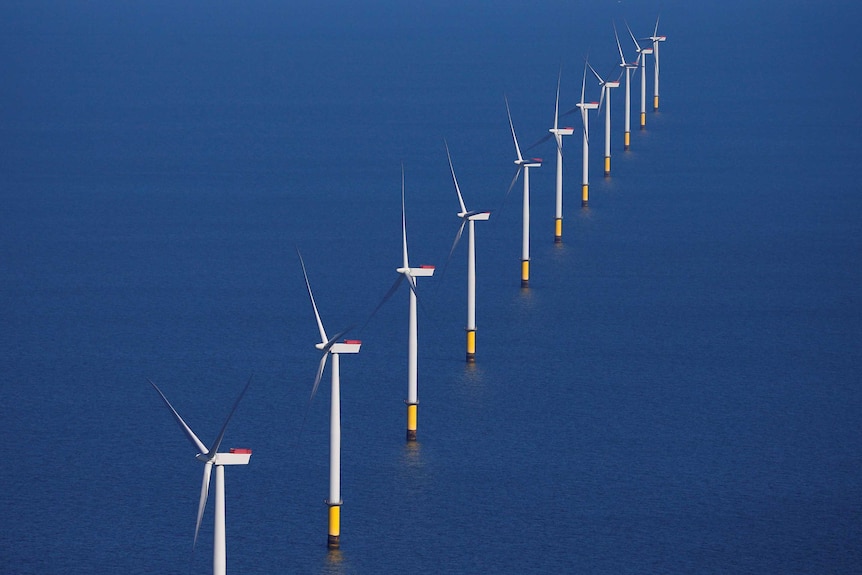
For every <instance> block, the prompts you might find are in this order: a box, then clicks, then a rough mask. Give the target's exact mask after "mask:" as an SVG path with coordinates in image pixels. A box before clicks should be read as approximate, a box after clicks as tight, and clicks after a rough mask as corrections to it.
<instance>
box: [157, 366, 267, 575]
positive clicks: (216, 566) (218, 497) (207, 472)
mask: <svg viewBox="0 0 862 575" xmlns="http://www.w3.org/2000/svg"><path fill="white" fill-rule="evenodd" d="M147 381H149V382H150V385H152V386H153V388H154V389H155V390H156V392H157V393H158V394H159V396H160V397H161V398H162V401H164V402H165V405H166V406H167V407H168V409H169V410H170V411H171V414H173V416H174V419H175V420H176V422H177V424H179V426H180V429H181V430H182V431H183V433H184V434H185V436H186V438H187V439H188V440H189V442H190V443H191V444H192V446H193V447H194V448H195V450H197V452H198V454H197V455H196V456H195V459H197V460H198V461H200V462H201V463H203V464H204V476H203V482H202V483H201V496H200V501H199V502H198V518H197V522H196V523H195V538H194V542H193V544H192V545H193V546H194V545H196V544H197V541H198V532H199V531H200V527H201V519H203V515H204V509H206V505H207V496H208V495H209V488H210V477H211V474H212V470H213V467H215V472H216V479H215V518H214V527H213V575H224V574H225V571H226V569H227V553H226V543H225V541H226V537H225V504H224V466H225V465H247V464H248V461H249V459H250V458H251V449H231V450H230V451H229V452H227V453H219V450H218V449H219V447H220V446H221V442H222V439H224V434H225V431H226V430H227V424H228V423H229V422H230V419H231V417H233V414H234V412H235V411H236V408H237V406H238V405H239V402H240V401H241V400H242V398H243V396H244V395H245V392H246V390H248V386H249V385H251V377H249V379H248V383H246V384H245V387H244V388H243V389H242V391H241V392H240V394H239V397H237V398H236V401H234V404H233V408H231V410H230V413H228V416H227V419H225V421H224V424H223V425H222V427H221V431H219V434H218V436H217V437H216V439H215V441H214V442H213V443H212V444H211V445H212V447H211V448H207V447H206V446H205V445H204V444H203V442H202V441H201V440H200V439H198V436H197V435H195V433H194V431H192V429H191V427H189V426H188V424H187V423H186V422H185V421H183V418H182V417H180V414H179V413H177V410H176V409H174V406H173V405H171V402H170V401H168V398H167V397H165V394H164V393H162V390H161V389H159V388H158V386H157V385H156V384H155V383H153V382H152V380H149V379H148V380H147Z"/></svg>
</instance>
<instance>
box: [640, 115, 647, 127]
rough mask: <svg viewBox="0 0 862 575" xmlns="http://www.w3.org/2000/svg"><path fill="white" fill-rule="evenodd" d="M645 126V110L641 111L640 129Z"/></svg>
mask: <svg viewBox="0 0 862 575" xmlns="http://www.w3.org/2000/svg"><path fill="white" fill-rule="evenodd" d="M644 128H646V112H641V130H643V129H644Z"/></svg>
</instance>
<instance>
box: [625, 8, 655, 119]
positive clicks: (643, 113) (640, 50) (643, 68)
mask: <svg viewBox="0 0 862 575" xmlns="http://www.w3.org/2000/svg"><path fill="white" fill-rule="evenodd" d="M626 29H628V31H629V36H631V37H632V41H633V42H634V43H635V50H637V53H638V60H640V67H641V130H643V129H644V128H646V58H644V56H648V55H650V54H652V48H647V47H641V45H640V44H638V41H637V39H636V38H635V35H634V34H632V29H631V28H629V25H628V24H626Z"/></svg>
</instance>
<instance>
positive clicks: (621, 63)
mask: <svg viewBox="0 0 862 575" xmlns="http://www.w3.org/2000/svg"><path fill="white" fill-rule="evenodd" d="M613 24H614V38H616V40H617V50H619V51H620V66H625V65H626V57H625V56H623V47H622V45H621V44H620V36H619V34H617V23H616V22H614V23H613Z"/></svg>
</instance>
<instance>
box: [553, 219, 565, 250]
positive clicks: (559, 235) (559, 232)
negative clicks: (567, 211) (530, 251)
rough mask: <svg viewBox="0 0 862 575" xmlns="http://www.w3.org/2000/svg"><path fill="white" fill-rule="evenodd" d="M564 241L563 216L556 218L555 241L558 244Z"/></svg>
mask: <svg viewBox="0 0 862 575" xmlns="http://www.w3.org/2000/svg"><path fill="white" fill-rule="evenodd" d="M562 241H563V218H556V219H555V220H554V243H555V244H558V243H560V242H562Z"/></svg>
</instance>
